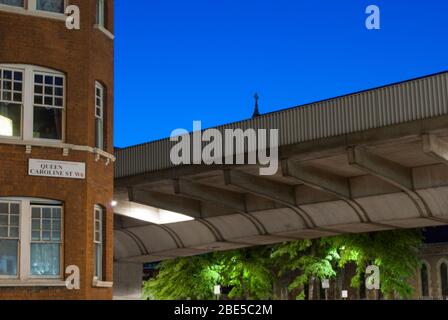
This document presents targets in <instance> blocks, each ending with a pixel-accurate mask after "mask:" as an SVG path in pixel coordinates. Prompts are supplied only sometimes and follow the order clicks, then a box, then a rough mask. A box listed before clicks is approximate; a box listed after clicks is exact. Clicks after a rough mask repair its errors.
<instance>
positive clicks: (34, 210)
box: [31, 208, 40, 219]
mask: <svg viewBox="0 0 448 320" xmlns="http://www.w3.org/2000/svg"><path fill="white" fill-rule="evenodd" d="M31 215H32V217H33V218H36V219H40V209H39V208H32V209H31Z"/></svg>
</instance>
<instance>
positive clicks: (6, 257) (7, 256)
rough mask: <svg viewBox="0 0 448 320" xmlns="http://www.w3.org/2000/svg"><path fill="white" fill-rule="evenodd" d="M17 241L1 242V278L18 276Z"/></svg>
mask: <svg viewBox="0 0 448 320" xmlns="http://www.w3.org/2000/svg"><path fill="white" fill-rule="evenodd" d="M18 244H19V242H18V241H17V240H0V276H16V275H17V251H18Z"/></svg>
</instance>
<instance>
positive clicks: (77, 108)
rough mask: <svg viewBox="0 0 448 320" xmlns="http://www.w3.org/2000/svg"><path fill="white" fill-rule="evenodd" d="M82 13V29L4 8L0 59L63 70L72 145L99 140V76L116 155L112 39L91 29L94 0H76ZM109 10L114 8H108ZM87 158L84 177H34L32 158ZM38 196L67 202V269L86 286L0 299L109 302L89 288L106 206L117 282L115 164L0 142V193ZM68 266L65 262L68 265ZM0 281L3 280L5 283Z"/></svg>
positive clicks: (22, 291)
mask: <svg viewBox="0 0 448 320" xmlns="http://www.w3.org/2000/svg"><path fill="white" fill-rule="evenodd" d="M69 2H70V4H76V5H78V6H79V8H80V12H81V30H67V29H66V27H65V21H59V20H54V19H49V18H42V17H34V16H29V15H20V14H13V13H8V12H3V11H0V48H1V49H0V64H2V63H21V64H32V65H39V66H44V67H48V68H52V69H56V70H59V71H61V72H63V73H65V75H66V113H65V114H66V132H65V134H66V139H65V142H66V143H69V144H75V145H87V146H91V147H94V145H95V126H94V108H95V105H94V101H95V100H94V95H95V90H94V89H95V85H94V84H95V81H100V82H101V83H102V84H103V85H104V86H105V87H106V92H107V97H106V110H105V120H106V121H107V123H105V127H106V134H107V143H106V146H107V150H106V151H107V152H109V153H113V92H114V88H113V76H114V75H113V54H114V52H113V40H111V39H110V38H108V37H107V36H106V35H105V34H104V33H103V32H101V31H99V30H98V29H95V28H94V27H93V25H94V23H95V1H90V0H72V1H69ZM107 3H108V18H107V28H109V30H111V31H113V1H112V0H107ZM111 8H112V10H111ZM29 158H33V159H50V160H62V161H79V162H85V163H86V170H87V178H86V180H73V179H58V178H46V177H31V176H28V175H27V172H28V159H29ZM7 196H20V197H27V196H28V197H40V198H49V199H55V200H60V201H63V203H64V238H65V239H64V266H67V265H71V264H74V265H77V266H78V267H80V271H81V290H74V291H70V290H67V289H66V288H43V287H34V288H33V287H30V288H18V287H17V288H0V299H110V298H111V297H112V289H110V288H94V287H92V279H93V208H94V205H95V204H100V205H102V206H103V207H105V208H106V209H107V213H106V233H105V238H106V244H105V280H106V281H112V279H113V274H112V260H113V210H112V208H111V207H110V202H111V201H112V198H113V165H112V164H109V165H106V160H105V159H104V158H101V159H100V160H99V161H95V156H94V155H93V154H91V153H87V152H81V151H70V153H69V155H68V156H63V155H62V149H53V148H41V147H33V148H32V152H31V154H26V153H25V146H14V145H4V144H3V145H2V144H1V143H0V197H7ZM64 268H65V267H64ZM0 281H1V280H0Z"/></svg>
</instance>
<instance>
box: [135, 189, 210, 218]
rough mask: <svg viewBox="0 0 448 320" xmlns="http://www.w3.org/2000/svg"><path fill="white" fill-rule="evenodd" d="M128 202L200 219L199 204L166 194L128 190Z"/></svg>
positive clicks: (198, 202)
mask: <svg viewBox="0 0 448 320" xmlns="http://www.w3.org/2000/svg"><path fill="white" fill-rule="evenodd" d="M128 194H129V201H131V202H135V203H139V204H142V205H146V206H150V207H155V208H160V209H163V210H167V211H173V212H178V213H181V214H185V215H188V216H191V217H194V218H200V217H202V211H201V202H200V201H197V200H193V199H188V198H183V197H180V196H176V195H171V194H167V193H162V192H157V191H150V190H143V189H137V188H128Z"/></svg>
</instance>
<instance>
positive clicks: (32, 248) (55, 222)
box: [0, 198, 63, 282]
mask: <svg viewBox="0 0 448 320" xmlns="http://www.w3.org/2000/svg"><path fill="white" fill-rule="evenodd" d="M62 218H63V214H62V205H61V203H60V202H58V201H50V200H43V199H31V198H0V279H2V278H8V279H9V278H13V279H17V280H20V281H24V282H26V281H27V280H29V279H60V278H62V272H61V263H62V257H63V254H62V239H63V238H62Z"/></svg>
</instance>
